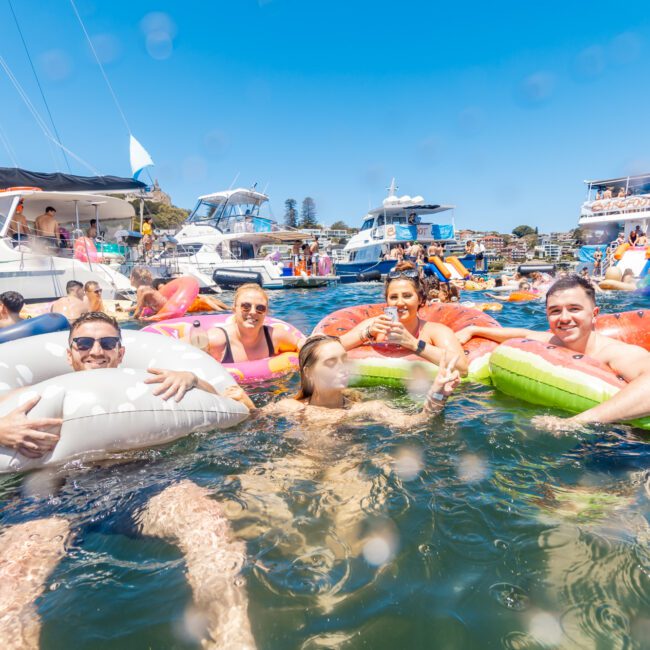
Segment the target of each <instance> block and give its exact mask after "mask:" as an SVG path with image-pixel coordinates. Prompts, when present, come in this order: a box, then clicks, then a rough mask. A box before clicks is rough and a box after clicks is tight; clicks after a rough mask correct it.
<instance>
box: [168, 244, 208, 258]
mask: <svg viewBox="0 0 650 650" xmlns="http://www.w3.org/2000/svg"><path fill="white" fill-rule="evenodd" d="M202 246H203V244H200V243H196V244H178V246H176V247H175V248H169V249H166V250H164V251H163V252H162V254H161V255H160V257H161V258H162V259H166V258H174V257H191V256H192V255H196V253H198V252H199V251H200V250H201V247H202Z"/></svg>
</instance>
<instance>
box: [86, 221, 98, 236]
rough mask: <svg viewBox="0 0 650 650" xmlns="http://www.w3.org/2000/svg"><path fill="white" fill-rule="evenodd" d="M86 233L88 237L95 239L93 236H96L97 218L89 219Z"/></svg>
mask: <svg viewBox="0 0 650 650" xmlns="http://www.w3.org/2000/svg"><path fill="white" fill-rule="evenodd" d="M86 235H87V236H88V237H89V238H90V239H95V237H97V219H91V220H90V226H89V227H88V230H87V231H86Z"/></svg>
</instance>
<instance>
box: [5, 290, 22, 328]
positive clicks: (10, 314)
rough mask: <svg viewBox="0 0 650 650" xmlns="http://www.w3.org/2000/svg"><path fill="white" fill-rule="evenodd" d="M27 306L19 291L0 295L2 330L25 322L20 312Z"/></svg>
mask: <svg viewBox="0 0 650 650" xmlns="http://www.w3.org/2000/svg"><path fill="white" fill-rule="evenodd" d="M24 306H25V299H24V298H23V297H22V295H21V294H19V293H18V292H17V291H5V292H4V293H0V328H3V327H9V326H10V325H16V323H20V321H21V320H23V319H22V318H21V317H20V311H21V309H22V308H23V307H24Z"/></svg>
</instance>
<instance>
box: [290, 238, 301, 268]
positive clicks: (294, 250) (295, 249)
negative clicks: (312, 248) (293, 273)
mask: <svg viewBox="0 0 650 650" xmlns="http://www.w3.org/2000/svg"><path fill="white" fill-rule="evenodd" d="M291 257H292V260H293V268H294V269H297V268H298V266H299V265H300V240H299V239H296V241H294V242H293V246H292V247H291Z"/></svg>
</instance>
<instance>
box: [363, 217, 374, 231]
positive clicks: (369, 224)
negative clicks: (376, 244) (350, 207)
mask: <svg viewBox="0 0 650 650" xmlns="http://www.w3.org/2000/svg"><path fill="white" fill-rule="evenodd" d="M374 221H375V220H374V219H366V220H365V221H364V222H363V223H362V224H361V228H360V230H370V229H371V228H372V224H373V223H374Z"/></svg>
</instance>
